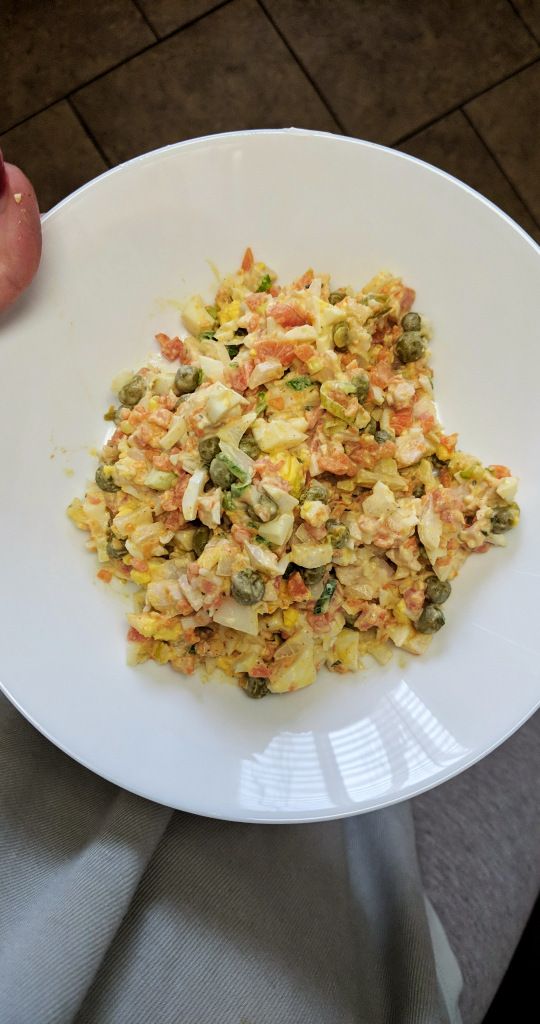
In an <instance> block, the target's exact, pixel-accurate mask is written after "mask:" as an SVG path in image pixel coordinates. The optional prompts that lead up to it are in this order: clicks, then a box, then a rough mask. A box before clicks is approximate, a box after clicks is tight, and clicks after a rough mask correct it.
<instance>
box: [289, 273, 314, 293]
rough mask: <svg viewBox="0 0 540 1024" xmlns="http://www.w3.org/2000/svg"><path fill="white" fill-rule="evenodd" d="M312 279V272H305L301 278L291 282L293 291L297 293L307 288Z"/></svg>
mask: <svg viewBox="0 0 540 1024" xmlns="http://www.w3.org/2000/svg"><path fill="white" fill-rule="evenodd" d="M313 277H314V274H313V271H312V270H306V272H305V274H302V277H299V278H298V279H297V280H296V281H294V282H293V288H294V289H295V291H298V292H299V291H300V290H301V289H302V288H307V287H308V285H310V284H311V282H312V281H313Z"/></svg>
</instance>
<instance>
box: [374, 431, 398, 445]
mask: <svg viewBox="0 0 540 1024" xmlns="http://www.w3.org/2000/svg"><path fill="white" fill-rule="evenodd" d="M373 437H374V438H375V440H376V442H377V444H384V442H385V441H393V440H394V437H393V435H392V434H389V433H388V431H387V430H376V431H375V433H374V435H373Z"/></svg>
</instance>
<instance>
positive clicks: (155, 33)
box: [131, 0, 159, 43]
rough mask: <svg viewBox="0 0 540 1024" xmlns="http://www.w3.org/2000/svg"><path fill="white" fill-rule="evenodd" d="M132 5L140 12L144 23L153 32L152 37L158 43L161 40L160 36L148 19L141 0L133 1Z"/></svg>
mask: <svg viewBox="0 0 540 1024" xmlns="http://www.w3.org/2000/svg"><path fill="white" fill-rule="evenodd" d="M131 3H132V4H133V6H134V8H135V10H136V11H138V12H139V14H140V16H141V18H142V20H143V21H144V23H145V25H146V27H147V28H149V29H150V31H151V33H152V35H153V37H154V39H155V41H156V43H157V42H158V40H159V36H158V34H157V32H156V30H155V28H154V26H153V25H152V22H151V21H150V19H149V18H148V17H147V15H146V12H145V10H144V8H143V7H141V5H140V3H139V0H131Z"/></svg>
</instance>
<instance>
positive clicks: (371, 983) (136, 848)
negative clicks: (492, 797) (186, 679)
mask: <svg viewBox="0 0 540 1024" xmlns="http://www.w3.org/2000/svg"><path fill="white" fill-rule="evenodd" d="M522 731H523V730H522ZM516 742H517V741H516ZM0 750H1V753H0V770H1V775H0V779H1V780H2V781H1V785H0V811H1V814H2V829H1V833H0V858H1V865H2V874H1V881H0V1019H1V1021H2V1024H49V1022H50V1024H63V1022H64V1021H65V1022H67V1021H76V1022H77V1024H109V1022H111V1024H112V1022H113V1021H114V1024H123V1021H129V1022H130V1024H137V1022H141V1024H142V1022H144V1024H148V1022H151V1024H162V1022H163V1024H170V1022H176V1021H178V1022H180V1021H181V1022H182V1024H216V1022H217V1021H219V1024H270V1022H271V1024H279V1022H281V1021H283V1022H285V1024H296V1022H298V1024H304V1022H305V1024H308V1022H309V1024H318V1022H320V1024H333V1022H336V1024H349V1022H350V1024H378V1022H381V1024H383V1022H384V1024H402V1022H403V1024H405V1022H406V1024H409V1022H410V1024H439V1022H440V1024H448V1022H452V1024H453V1022H458V1021H459V1014H458V1011H457V1008H456V1001H457V996H458V992H459V987H460V975H459V969H458V967H457V964H456V961H455V958H454V957H453V955H452V953H451V950H450V947H449V945H448V943H447V941H446V937H445V934H444V931H443V930H442V927H441V924H440V922H439V921H438V919H437V917H436V915H435V913H434V911H433V909H432V908H431V907H430V905H429V903H428V904H427V906H426V903H425V901H424V896H423V892H422V885H421V881H420V874H419V869H418V863H417V859H416V852H415V844H414V830H413V824H412V816H411V808H410V805H401V806H399V807H396V808H391V809H389V810H386V811H383V812H379V813H377V814H371V815H367V816H363V817H359V818H355V819H349V820H346V821H344V822H333V823H328V824H320V825H309V826H298V827H297V826H279V827H276V828H273V827H262V826H261V827H259V826H250V825H233V824H229V823H223V822H214V821H206V820H204V819H200V818H196V817H194V816H190V815H185V814H179V813H175V814H172V813H171V812H170V811H169V810H167V809H166V808H163V807H159V806H157V805H154V804H151V803H149V802H147V801H144V800H141V799H139V798H138V797H134V796H131V795H130V794H127V793H124V792H122V791H119V790H117V789H116V788H115V787H114V786H111V785H109V784H108V783H105V782H103V781H102V780H100V779H98V778H97V777H95V776H93V775H92V774H91V773H89V772H87V771H85V770H84V769H82V768H80V767H79V766H78V765H76V764H74V763H73V762H71V761H70V760H69V759H68V758H67V757H65V756H64V755H63V754H62V753H60V752H59V751H58V750H56V749H55V748H54V747H53V746H52V745H50V744H49V743H48V742H47V741H46V740H45V739H43V737H41V736H40V735H39V734H38V733H37V732H36V731H35V730H33V729H32V728H31V727H30V726H29V725H28V724H27V723H26V722H25V721H24V720H23V719H22V718H21V717H20V716H19V715H18V714H17V713H16V712H15V711H14V709H13V708H11V706H10V705H8V704H7V702H5V701H2V702H1V703H0ZM493 756H494V757H495V756H497V755H493ZM499 756H500V757H501V758H503V756H504V755H503V754H502V752H501V754H500V755H499ZM516 756H517V755H516ZM485 763H486V764H488V763H489V762H485ZM513 766H514V767H515V759H514V763H513ZM479 767H481V766H479ZM518 768H519V765H518ZM477 771H478V769H473V772H477ZM469 775H471V773H468V774H467V775H466V776H464V777H463V778H464V779H467V778H468V777H469ZM457 781H459V780H457ZM455 784H456V783H449V784H447V787H443V788H441V789H439V790H438V791H436V792H435V793H434V794H429V795H427V796H426V797H423V798H421V800H422V801H424V802H426V801H428V800H431V801H432V802H433V803H432V812H433V813H432V819H431V822H432V824H431V834H432V836H433V842H434V844H435V847H436V850H437V851H439V849H440V847H443V848H447V847H448V843H447V842H446V841H445V838H446V837H445V833H444V831H442V832H441V830H440V829H439V830H438V829H437V825H436V824H434V822H435V823H436V822H437V814H438V816H439V819H438V820H439V824H440V822H441V807H442V808H443V809H444V816H445V818H444V820H445V821H446V820H447V819H448V818H450V819H452V817H454V819H455V821H457V820H459V807H453V805H452V802H451V799H449V798H448V796H447V797H446V798H445V797H444V794H445V791H446V793H447V794H448V787H451V786H454V785H455ZM437 794H439V796H441V795H442V797H441V799H439V800H438V801H437V799H436V798H437ZM418 804H419V802H418V801H417V802H416V806H418ZM509 806H510V804H509V803H508V807H509ZM422 807H425V803H424V804H423V805H422ZM422 807H421V808H420V810H419V811H417V814H418V815H419V818H420V832H421V844H420V852H421V856H422V867H423V871H424V874H425V875H426V877H429V882H430V884H429V886H428V891H429V892H430V894H431V895H432V897H433V901H434V903H435V905H436V907H437V909H438V910H439V911H440V913H441V917H443V921H444V922H445V921H446V919H448V918H449V917H450V918H451V914H450V912H449V907H451V906H452V904H453V902H454V893H453V892H449V891H448V890H447V891H446V892H444V891H443V892H441V891H440V890H439V889H437V886H436V885H434V884H433V874H432V875H431V876H429V866H428V869H427V870H426V862H425V853H426V843H427V845H428V846H429V842H428V840H427V835H428V833H427V832H426V828H425V821H424V822H423V823H422V813H423V812H422ZM449 808H450V810H449ZM499 810H500V808H499ZM515 810H516V808H515V805H514V812H515ZM468 811H469V813H470V808H468ZM497 813H498V811H497V809H496V810H494V812H493V822H495V820H496V814H497ZM480 817H481V815H480ZM536 817H537V816H536ZM478 818H479V813H478V807H475V808H474V814H473V815H472V819H469V826H468V828H469V829H470V830H471V831H474V829H475V827H476V822H477V820H478ZM471 820H472V822H473V824H471ZM514 828H515V827H514ZM482 831H483V830H482V828H481V829H480V832H481V833H482ZM490 834H491V833H490V832H489V830H488V833H487V835H488V836H489V835H490ZM437 835H438V842H437V839H436V836H437ZM508 835H509V836H510V838H515V836H513V835H512V830H510V832H508ZM441 840H442V841H441ZM422 844H423V845H422ZM466 848H467V844H466V843H465V844H464V849H465V851H466ZM482 852H483V854H484V857H485V859H486V860H487V861H489V854H486V853H485V851H482ZM447 856H450V855H447ZM455 856H458V857H459V856H460V854H459V852H457V853H456V852H455ZM505 857H506V860H504V870H506V868H507V867H508V865H509V860H510V856H507V855H505ZM460 863H461V869H462V872H463V875H464V876H465V877H461V875H460V877H459V879H458V882H459V884H458V886H457V889H458V890H459V888H460V886H461V889H462V891H467V876H468V877H469V878H470V864H469V863H468V862H467V858H466V856H465V854H463V857H462V860H461V862H460ZM454 881H456V879H454ZM513 884H514V883H513V882H512V885H513ZM518 888H519V887H518ZM533 888H534V883H531V886H530V889H531V891H532V889H533ZM511 891H512V892H513V891H514V890H513V889H512V890H511ZM480 900H481V897H480V896H479V897H478V902H480ZM484 903H485V900H484ZM510 909H511V908H510ZM462 911H463V912H464V913H465V912H466V908H462ZM480 916H481V915H480ZM484 916H485V915H484ZM453 923H454V924H455V920H454V921H453ZM463 924H464V921H463V917H462V919H461V925H462V928H461V931H462V932H463V930H464V929H463ZM465 930H467V931H468V930H469V922H468V921H467V925H466V929H465ZM458 932H459V929H458ZM478 936H479V939H480V941H482V940H483V936H482V935H480V932H478ZM456 938H457V947H458V948H459V943H460V941H461V937H460V935H459V934H457V936H456ZM465 1021H466V1024H469V1022H470V1024H476V1019H475V1018H472V1017H470V1018H469V1017H465Z"/></svg>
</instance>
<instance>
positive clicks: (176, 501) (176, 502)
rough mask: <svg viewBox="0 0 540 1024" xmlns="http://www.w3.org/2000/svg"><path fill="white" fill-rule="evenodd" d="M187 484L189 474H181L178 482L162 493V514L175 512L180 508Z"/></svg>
mask: <svg viewBox="0 0 540 1024" xmlns="http://www.w3.org/2000/svg"><path fill="white" fill-rule="evenodd" d="M188 482H189V474H188V473H182V475H181V476H179V477H178V482H177V483H176V484H175V485H174V487H171V488H170V490H168V491H164V492H163V497H162V499H161V508H162V509H163V511H164V512H176V510H177V509H179V508H181V507H182V498H183V497H184V492H185V490H186V487H187V485H188Z"/></svg>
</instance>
